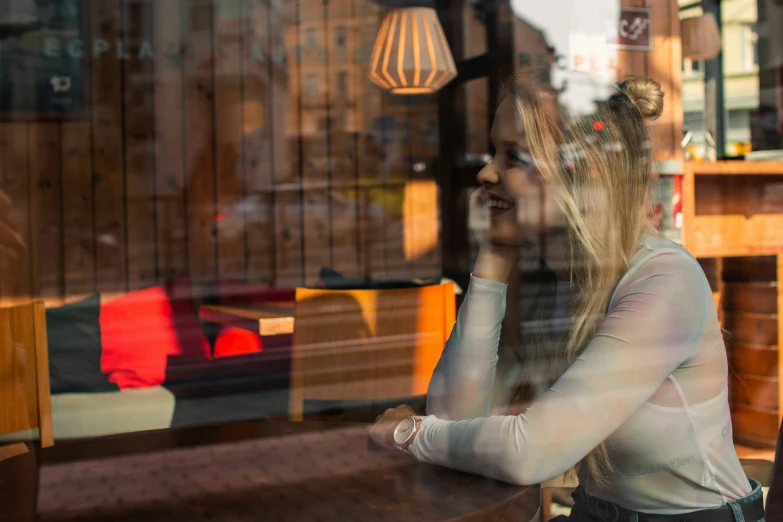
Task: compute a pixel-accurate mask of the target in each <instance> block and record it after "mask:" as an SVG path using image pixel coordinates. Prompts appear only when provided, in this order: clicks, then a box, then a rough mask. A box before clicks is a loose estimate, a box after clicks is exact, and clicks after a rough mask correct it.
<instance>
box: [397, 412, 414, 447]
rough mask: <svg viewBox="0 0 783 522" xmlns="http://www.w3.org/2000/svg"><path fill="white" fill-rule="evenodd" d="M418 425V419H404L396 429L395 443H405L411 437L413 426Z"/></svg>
mask: <svg viewBox="0 0 783 522" xmlns="http://www.w3.org/2000/svg"><path fill="white" fill-rule="evenodd" d="M415 426H416V419H414V418H413V417H407V418H405V419H402V420H401V421H400V423H399V424H398V425H397V427H396V428H395V429H394V443H395V444H403V443H405V441H407V440H408V438H410V436H411V433H413V428H414V427H415Z"/></svg>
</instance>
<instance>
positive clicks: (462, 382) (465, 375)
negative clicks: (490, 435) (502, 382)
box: [427, 276, 506, 420]
mask: <svg viewBox="0 0 783 522" xmlns="http://www.w3.org/2000/svg"><path fill="white" fill-rule="evenodd" d="M505 311H506V285H505V284H503V283H499V282H495V281H488V280H485V279H479V278H477V277H474V276H471V278H470V284H469V285H468V290H467V292H466V294H465V300H464V301H463V302H462V306H461V307H460V309H459V313H458V314H457V322H456V323H455V324H454V328H453V329H452V331H451V336H449V340H448V341H447V342H446V346H445V347H444V348H443V353H442V354H441V356H440V360H439V361H438V364H437V366H436V367H435V371H434V373H433V374H432V379H431V380H430V385H429V389H428V390H427V414H428V415H435V416H436V417H438V418H441V419H450V420H459V419H470V418H474V417H483V416H486V415H488V414H489V412H490V407H491V403H492V398H493V394H494V383H495V370H496V367H497V364H498V343H499V341H500V327H501V322H502V321H503V316H504V315H505Z"/></svg>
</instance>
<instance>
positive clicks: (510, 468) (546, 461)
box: [410, 250, 711, 484]
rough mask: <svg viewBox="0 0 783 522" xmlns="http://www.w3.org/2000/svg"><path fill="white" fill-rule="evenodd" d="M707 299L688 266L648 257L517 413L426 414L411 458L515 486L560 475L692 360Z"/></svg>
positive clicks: (673, 256)
mask: <svg viewBox="0 0 783 522" xmlns="http://www.w3.org/2000/svg"><path fill="white" fill-rule="evenodd" d="M708 298H711V297H710V295H709V288H708V287H707V283H706V281H705V280H704V275H703V273H702V271H701V269H700V267H699V266H698V264H697V263H696V262H695V261H693V260H692V259H691V258H689V257H688V256H687V255H686V254H684V253H682V252H679V251H673V250H672V251H660V252H656V254H655V255H654V257H652V258H651V259H649V260H647V261H645V262H644V264H643V265H642V266H640V267H639V268H638V269H637V272H636V273H635V274H634V276H633V278H632V280H631V281H630V282H629V283H626V284H624V288H623V289H622V290H621V291H619V292H618V295H617V296H616V299H615V302H614V304H613V305H612V307H611V309H610V311H609V313H608V314H607V316H606V318H605V320H604V321H603V322H602V324H601V327H600V329H599V331H598V332H597V333H596V335H595V337H594V338H593V339H592V340H591V341H590V343H589V344H588V346H587V347H586V348H585V350H584V351H583V352H582V354H581V355H580V356H579V357H578V358H577V360H576V361H575V362H574V363H573V364H572V365H571V367H570V368H569V369H568V370H567V371H566V372H565V373H564V374H563V375H562V377H561V378H560V379H558V381H557V382H556V383H555V384H554V385H553V386H552V387H551V388H550V389H549V390H547V392H546V393H545V394H544V395H543V396H542V397H541V398H540V399H538V400H536V401H535V402H534V403H533V405H532V406H531V407H530V408H529V409H528V410H527V411H526V412H525V413H524V414H520V415H517V416H494V417H488V418H476V419H472V420H462V421H458V422H454V421H447V420H442V419H438V418H435V417H427V418H426V419H424V421H423V422H422V425H421V430H420V431H419V433H418V435H417V436H416V439H415V441H414V443H413V444H412V445H411V448H410V449H411V451H412V453H414V454H415V455H416V456H417V457H418V458H419V459H420V460H422V461H426V462H430V463H434V464H439V465H442V466H448V467H451V468H454V469H459V470H462V471H467V472H472V473H477V474H481V475H485V476H488V477H492V478H496V479H500V480H504V481H508V482H512V483H517V484H537V483H540V482H542V481H545V480H548V479H550V478H552V477H556V476H558V475H560V474H561V473H563V472H565V471H567V470H568V469H570V468H571V467H573V466H574V465H575V464H576V463H578V462H579V461H580V460H581V459H583V458H584V457H585V456H586V455H587V454H588V453H589V452H590V451H591V450H592V449H593V448H595V447H596V446H597V445H598V444H600V443H601V442H602V441H604V440H606V438H608V437H609V436H610V435H611V434H612V433H613V432H614V431H615V430H616V429H617V428H618V427H619V426H620V425H622V424H623V423H624V422H625V421H626V420H627V419H628V418H629V417H630V416H631V415H632V414H633V413H634V412H635V411H636V410H637V409H638V408H639V407H640V406H641V405H642V404H644V402H646V401H647V400H648V399H649V398H650V397H651V396H652V395H653V394H654V393H655V391H656V390H657V389H658V388H659V387H660V386H661V384H662V383H663V382H664V381H665V380H666V378H667V377H668V376H669V375H671V373H672V372H673V371H674V370H675V369H676V368H677V367H679V366H680V365H682V364H683V363H684V362H686V361H688V360H689V359H690V358H691V357H693V355H694V353H695V351H696V350H697V348H698V345H699V342H700V339H701V334H702V329H703V325H704V321H705V314H706V313H708V312H707V310H709V306H710V303H709V299H708ZM463 349H464V348H463ZM465 371H467V370H465Z"/></svg>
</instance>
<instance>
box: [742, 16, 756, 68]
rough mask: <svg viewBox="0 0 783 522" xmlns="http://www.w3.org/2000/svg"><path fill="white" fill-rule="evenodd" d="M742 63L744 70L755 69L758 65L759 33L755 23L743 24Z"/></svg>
mask: <svg viewBox="0 0 783 522" xmlns="http://www.w3.org/2000/svg"><path fill="white" fill-rule="evenodd" d="M742 35H743V39H744V42H743V43H744V45H743V46H742V51H743V65H744V69H745V70H746V71H756V70H758V66H759V34H758V32H757V30H756V24H755V23H753V24H743V25H742Z"/></svg>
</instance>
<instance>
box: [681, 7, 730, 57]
mask: <svg viewBox="0 0 783 522" xmlns="http://www.w3.org/2000/svg"><path fill="white" fill-rule="evenodd" d="M680 27H681V34H682V57H683V58H689V59H691V60H694V61H696V60H710V59H712V58H715V57H716V56H718V53H720V50H721V40H720V30H719V29H718V22H716V21H715V17H714V16H713V15H712V14H711V13H705V14H703V15H701V16H696V17H694V18H685V19H684V20H682V22H681V25H680Z"/></svg>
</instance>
